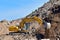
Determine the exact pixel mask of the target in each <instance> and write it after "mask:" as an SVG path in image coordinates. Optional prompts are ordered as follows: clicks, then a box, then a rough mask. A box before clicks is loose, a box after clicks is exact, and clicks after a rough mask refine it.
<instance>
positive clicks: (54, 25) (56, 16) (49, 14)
mask: <svg viewBox="0 0 60 40" xmlns="http://www.w3.org/2000/svg"><path fill="white" fill-rule="evenodd" d="M33 16H37V17H38V18H41V19H42V20H44V21H46V20H45V18H48V21H49V22H50V23H51V28H50V30H49V39H50V40H57V38H59V37H60V0H50V1H49V2H47V3H45V4H44V5H43V6H42V7H39V8H38V9H36V10H35V11H33V12H32V13H30V14H29V15H27V16H26V17H27V18H29V17H33ZM22 19H24V18H22ZM22 19H17V20H12V21H7V20H2V21H0V40H38V39H41V37H40V36H39V37H38V35H40V34H42V36H43V37H42V38H45V37H44V36H45V28H44V26H45V25H43V26H42V27H40V25H39V24H38V23H37V22H32V23H31V24H30V27H31V28H32V27H34V28H35V30H38V31H36V32H35V33H32V34H24V33H9V30H8V27H9V26H15V25H19V23H20V22H21V21H22ZM37 26H38V27H37ZM28 30H29V29H28ZM29 31H31V32H32V31H33V29H30V30H29ZM37 33H38V34H37Z"/></svg>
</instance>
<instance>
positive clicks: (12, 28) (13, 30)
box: [9, 26, 19, 32]
mask: <svg viewBox="0 0 60 40" xmlns="http://www.w3.org/2000/svg"><path fill="white" fill-rule="evenodd" d="M9 31H11V32H18V31H19V28H18V27H17V26H10V27H9Z"/></svg>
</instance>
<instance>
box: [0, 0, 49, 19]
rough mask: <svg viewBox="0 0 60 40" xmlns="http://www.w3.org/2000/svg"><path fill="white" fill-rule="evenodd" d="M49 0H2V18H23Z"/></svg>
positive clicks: (0, 17)
mask: <svg viewBox="0 0 60 40" xmlns="http://www.w3.org/2000/svg"><path fill="white" fill-rule="evenodd" d="M47 1H49V0H0V20H3V19H6V20H15V19H18V18H23V17H25V16H26V15H28V14H30V13H31V12H32V11H34V10H35V9H37V8H38V7H41V6H42V5H43V4H44V3H46V2H47Z"/></svg>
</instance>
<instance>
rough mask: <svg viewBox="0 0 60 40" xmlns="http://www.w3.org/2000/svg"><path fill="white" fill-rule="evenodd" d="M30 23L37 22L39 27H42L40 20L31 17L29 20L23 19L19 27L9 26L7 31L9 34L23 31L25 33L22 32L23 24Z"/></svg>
mask: <svg viewBox="0 0 60 40" xmlns="http://www.w3.org/2000/svg"><path fill="white" fill-rule="evenodd" d="M32 21H37V22H38V23H39V24H40V26H42V23H43V21H42V19H40V18H38V17H36V16H33V17H30V18H27V17H26V18H24V19H23V20H22V21H21V22H20V25H19V26H10V27H9V31H11V32H18V31H23V32H27V30H24V29H23V28H24V24H25V23H29V22H32Z"/></svg>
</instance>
